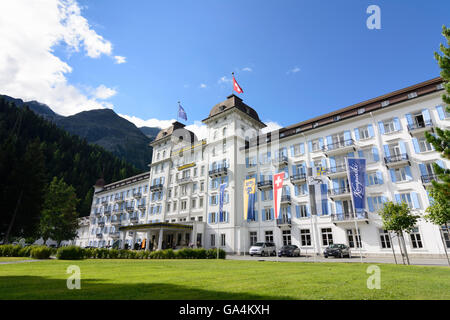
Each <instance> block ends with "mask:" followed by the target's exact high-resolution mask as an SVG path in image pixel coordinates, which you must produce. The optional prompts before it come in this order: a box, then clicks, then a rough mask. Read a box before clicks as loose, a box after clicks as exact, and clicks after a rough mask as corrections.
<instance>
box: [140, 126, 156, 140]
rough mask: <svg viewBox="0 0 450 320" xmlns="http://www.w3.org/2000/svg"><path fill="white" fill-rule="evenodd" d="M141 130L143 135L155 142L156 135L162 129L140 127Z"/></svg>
mask: <svg viewBox="0 0 450 320" xmlns="http://www.w3.org/2000/svg"><path fill="white" fill-rule="evenodd" d="M139 130H141V131H142V133H143V134H145V135H146V136H147V137H148V138H150V140H152V141H153V140H155V138H156V135H157V134H158V132H159V131H161V128H157V127H140V128H139Z"/></svg>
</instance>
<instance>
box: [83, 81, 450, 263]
mask: <svg viewBox="0 0 450 320" xmlns="http://www.w3.org/2000/svg"><path fill="white" fill-rule="evenodd" d="M442 93H443V86H442V79H441V78H435V79H432V80H429V81H426V82H423V83H419V84H417V85H413V86H410V87H408V88H404V89H401V90H398V91H395V92H392V93H389V94H386V95H383V96H380V97H377V98H374V99H371V100H368V101H365V102H361V103H358V104H355V105H352V106H349V107H346V108H343V109H340V110H337V111H335V112H332V113H329V114H325V115H323V116H319V117H316V118H314V119H310V120H307V121H303V122H300V123H297V124H294V125H291V126H288V127H285V128H281V129H279V130H276V131H272V132H270V133H268V134H262V133H261V129H263V128H264V127H265V124H264V123H263V122H261V121H260V119H259V116H258V114H257V112H256V111H255V110H254V109H253V108H251V107H249V106H248V105H246V104H245V103H243V101H242V100H241V99H240V98H239V97H237V96H235V95H231V96H229V97H228V98H227V100H225V101H223V102H221V103H219V104H217V105H215V106H214V107H213V108H212V109H211V112H210V113H209V116H208V117H207V118H206V119H204V120H203V123H204V124H205V125H206V126H207V132H208V135H207V137H206V139H204V140H197V138H196V137H195V135H194V134H193V133H192V132H190V131H188V130H186V129H184V125H183V124H181V123H179V122H175V123H174V124H173V125H172V126H171V127H169V128H167V129H163V130H161V131H160V132H159V134H158V136H157V137H156V139H155V140H154V141H153V142H152V143H151V146H152V147H153V160H152V163H151V165H150V172H147V173H143V174H140V175H138V176H135V177H130V178H128V179H125V180H122V181H117V182H114V183H111V184H108V185H103V184H102V183H98V184H97V185H96V186H95V191H96V192H95V195H94V200H93V204H92V213H91V227H90V235H89V239H88V240H87V241H86V244H88V245H90V246H96V247H105V246H111V245H112V244H113V243H116V244H117V245H118V246H119V247H124V246H125V245H128V246H134V243H141V242H142V241H143V240H144V239H146V243H145V246H146V248H147V249H148V248H149V247H150V245H152V249H157V248H167V247H169V246H170V247H171V246H176V247H183V246H188V245H194V246H202V247H205V248H215V247H217V246H219V247H220V248H223V249H224V250H226V251H227V252H229V253H238V254H242V253H243V252H248V249H249V247H250V245H251V244H252V243H255V242H257V241H269V242H275V244H276V245H277V247H280V246H282V245H283V244H295V245H297V246H299V247H300V248H301V252H302V254H305V253H306V254H312V253H318V254H319V253H320V254H321V253H322V252H323V249H324V248H325V247H326V246H328V245H329V244H331V243H344V244H347V245H349V246H350V247H352V248H354V249H353V251H354V252H359V248H358V249H357V247H358V246H359V245H361V251H362V253H363V254H364V255H367V256H370V255H391V254H392V246H393V247H394V249H395V251H396V253H399V246H398V239H397V238H396V237H395V236H394V235H393V234H391V236H392V238H391V237H390V235H389V234H388V233H387V232H386V231H385V230H383V227H382V221H381V218H380V216H379V215H378V214H377V210H378V209H380V208H381V207H382V204H383V202H385V201H389V200H392V201H397V202H401V201H406V202H407V203H408V205H409V206H410V208H411V209H412V211H413V212H415V213H417V214H419V215H424V214H425V213H424V211H425V208H426V207H427V206H428V205H429V198H428V195H427V191H426V188H425V187H426V186H427V185H429V184H430V182H431V180H433V179H435V178H436V177H435V175H434V173H433V168H432V165H431V164H432V163H433V162H437V163H438V164H439V165H441V166H444V167H446V168H448V167H449V165H450V163H449V162H448V161H444V160H442V159H441V158H440V156H439V154H438V153H437V152H435V151H434V150H433V148H432V146H431V145H430V144H428V143H427V142H426V140H425V138H424V132H425V131H430V132H433V131H435V128H436V127H440V128H448V127H449V126H450V115H449V114H447V113H446V112H445V107H444V105H443V103H442V99H441V95H442ZM299 111H300V112H301V110H299ZM347 156H351V157H363V158H366V160H367V181H366V213H365V214H364V215H363V216H361V217H360V218H358V219H357V221H356V223H357V226H358V231H359V234H360V241H356V230H355V220H354V218H353V217H354V216H353V213H352V210H353V209H352V203H351V195H350V192H349V188H348V181H347V173H346V170H345V165H344V163H345V162H344V160H345V158H346V157H347ZM311 166H314V167H316V168H317V167H322V169H323V170H324V171H325V175H326V177H327V180H326V181H327V183H328V199H327V200H326V201H325V202H324V203H323V208H324V211H325V214H323V215H319V216H317V215H311V214H310V199H309V195H308V188H307V185H306V175H305V174H306V172H307V168H308V167H311ZM280 171H284V172H285V180H284V187H283V197H282V204H281V214H282V216H281V217H280V219H278V220H275V219H274V216H273V208H272V207H273V204H272V175H273V174H274V173H277V172H280ZM248 177H256V180H257V198H256V205H255V211H256V212H255V213H256V219H255V221H244V219H243V216H244V208H243V182H244V180H245V179H246V178H248ZM224 182H225V183H227V187H226V192H225V204H224V209H223V210H224V211H225V212H226V214H225V220H224V221H222V222H218V211H219V205H218V202H219V201H218V198H219V196H218V190H219V188H218V187H219V185H220V184H221V183H224ZM442 230H443V232H444V236H445V238H446V240H447V242H446V245H447V247H449V248H450V239H449V233H448V231H447V230H444V229H442ZM405 239H406V246H407V249H408V252H409V253H410V254H411V255H413V256H428V257H432V256H434V257H437V256H443V255H444V247H443V243H442V240H441V233H440V230H439V227H438V226H436V225H433V224H431V223H428V222H426V221H425V220H424V219H420V220H419V223H418V224H417V227H416V228H415V229H414V231H413V232H412V233H410V234H405Z"/></svg>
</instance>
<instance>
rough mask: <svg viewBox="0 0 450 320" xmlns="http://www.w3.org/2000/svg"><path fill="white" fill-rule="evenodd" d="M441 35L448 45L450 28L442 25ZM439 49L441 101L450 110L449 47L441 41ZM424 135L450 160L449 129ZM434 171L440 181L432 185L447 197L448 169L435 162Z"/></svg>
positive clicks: (449, 182)
mask: <svg viewBox="0 0 450 320" xmlns="http://www.w3.org/2000/svg"><path fill="white" fill-rule="evenodd" d="M442 35H443V36H444V37H445V38H446V39H447V46H449V45H450V29H448V28H446V27H445V26H442ZM440 50H441V52H442V53H443V55H440V54H439V53H437V52H435V53H434V55H435V58H436V60H437V62H438V64H439V67H440V68H441V73H440V74H441V76H442V79H443V85H444V88H445V93H444V94H442V101H443V102H444V103H445V104H446V106H445V108H446V110H447V112H450V108H449V104H450V47H445V46H444V45H443V44H442V43H441V45H440ZM425 137H426V139H427V141H428V142H429V143H431V144H432V145H433V147H434V149H435V150H436V151H438V152H440V153H441V157H442V158H444V159H448V160H450V130H442V129H440V128H436V136H435V135H432V134H430V133H429V132H426V133H425ZM433 168H434V171H435V173H436V175H437V177H438V178H439V180H440V181H441V182H440V183H439V182H437V181H433V182H432V187H433V188H434V189H435V190H436V191H437V192H441V193H442V194H443V195H445V196H446V197H447V198H449V197H450V170H448V169H447V170H445V169H444V168H441V167H440V166H438V165H437V164H434V165H433Z"/></svg>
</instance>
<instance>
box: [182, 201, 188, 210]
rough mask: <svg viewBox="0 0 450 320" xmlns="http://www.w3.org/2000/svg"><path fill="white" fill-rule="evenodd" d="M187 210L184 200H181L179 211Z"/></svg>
mask: <svg viewBox="0 0 450 320" xmlns="http://www.w3.org/2000/svg"><path fill="white" fill-rule="evenodd" d="M186 209H187V201H186V200H182V201H181V210H186Z"/></svg>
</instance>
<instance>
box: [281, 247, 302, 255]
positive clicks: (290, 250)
mask: <svg viewBox="0 0 450 320" xmlns="http://www.w3.org/2000/svg"><path fill="white" fill-rule="evenodd" d="M278 256H279V257H282V256H286V257H300V248H299V247H297V246H296V245H286V246H282V247H281V249H280V250H278Z"/></svg>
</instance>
